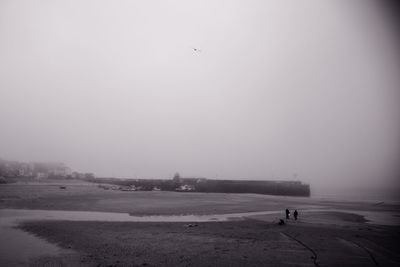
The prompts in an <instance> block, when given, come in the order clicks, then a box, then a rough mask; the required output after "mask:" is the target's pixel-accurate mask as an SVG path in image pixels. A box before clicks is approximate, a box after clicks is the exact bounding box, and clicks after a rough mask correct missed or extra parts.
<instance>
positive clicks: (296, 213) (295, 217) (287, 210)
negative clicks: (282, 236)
mask: <svg viewBox="0 0 400 267" xmlns="http://www.w3.org/2000/svg"><path fill="white" fill-rule="evenodd" d="M293 216H294V219H295V220H296V221H297V216H299V213H298V212H297V210H294V213H293ZM289 219H290V210H289V209H286V220H289Z"/></svg>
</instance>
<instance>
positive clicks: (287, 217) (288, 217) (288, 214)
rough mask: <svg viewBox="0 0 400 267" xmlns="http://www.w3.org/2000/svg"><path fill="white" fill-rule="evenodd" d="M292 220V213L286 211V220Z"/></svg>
mask: <svg viewBox="0 0 400 267" xmlns="http://www.w3.org/2000/svg"><path fill="white" fill-rule="evenodd" d="M289 219H290V211H289V210H288V209H286V220H289Z"/></svg>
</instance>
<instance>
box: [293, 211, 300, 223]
mask: <svg viewBox="0 0 400 267" xmlns="http://www.w3.org/2000/svg"><path fill="white" fill-rule="evenodd" d="M293 216H294V219H295V220H296V221H297V216H299V213H298V212H297V210H294V213H293Z"/></svg>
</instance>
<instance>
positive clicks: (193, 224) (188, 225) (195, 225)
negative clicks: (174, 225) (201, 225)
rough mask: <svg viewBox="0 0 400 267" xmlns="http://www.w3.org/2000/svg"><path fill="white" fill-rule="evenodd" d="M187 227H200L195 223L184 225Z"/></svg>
mask: <svg viewBox="0 0 400 267" xmlns="http://www.w3.org/2000/svg"><path fill="white" fill-rule="evenodd" d="M184 226H185V227H197V226H198V225H197V224H195V223H188V224H185V225H184Z"/></svg>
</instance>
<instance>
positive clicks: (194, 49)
mask: <svg viewBox="0 0 400 267" xmlns="http://www.w3.org/2000/svg"><path fill="white" fill-rule="evenodd" d="M192 49H193V51H194V52H201V50H200V49H198V48H196V47H192Z"/></svg>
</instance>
